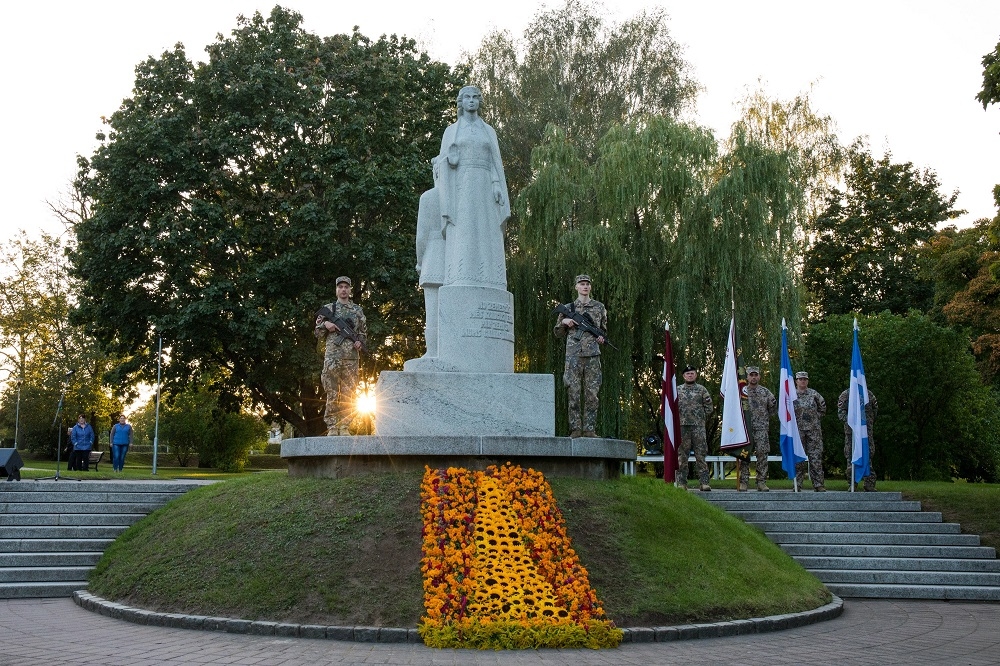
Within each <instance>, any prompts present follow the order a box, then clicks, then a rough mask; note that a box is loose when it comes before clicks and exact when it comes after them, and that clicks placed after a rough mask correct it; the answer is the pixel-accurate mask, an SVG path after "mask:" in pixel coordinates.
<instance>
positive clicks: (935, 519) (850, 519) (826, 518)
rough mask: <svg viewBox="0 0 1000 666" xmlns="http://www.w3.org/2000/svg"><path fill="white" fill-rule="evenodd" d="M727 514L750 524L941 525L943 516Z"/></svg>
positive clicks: (921, 513) (929, 513)
mask: <svg viewBox="0 0 1000 666" xmlns="http://www.w3.org/2000/svg"><path fill="white" fill-rule="evenodd" d="M726 513H729V514H732V515H734V516H736V517H737V518H741V519H743V520H744V521H746V522H748V523H755V522H761V521H765V520H767V521H776V520H783V521H789V522H793V521H800V520H801V521H810V522H816V521H823V522H830V523H865V522H875V523H940V522H941V514H940V513H938V512H936V511H872V512H868V511H789V510H786V509H784V508H782V509H779V510H775V511H768V510H761V511H740V510H729V511H726Z"/></svg>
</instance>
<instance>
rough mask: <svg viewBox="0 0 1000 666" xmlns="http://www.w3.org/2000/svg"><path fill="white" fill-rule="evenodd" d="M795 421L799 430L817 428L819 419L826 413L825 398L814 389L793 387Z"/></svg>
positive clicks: (818, 427)
mask: <svg viewBox="0 0 1000 666" xmlns="http://www.w3.org/2000/svg"><path fill="white" fill-rule="evenodd" d="M795 393H796V394H797V395H798V397H797V398H795V422H796V423H797V424H798V426H799V430H819V429H820V423H819V420H820V419H821V418H823V415H824V414H826V400H824V399H823V396H821V395H820V394H819V393H817V392H816V391H815V390H814V389H811V388H807V389H806V390H805V391H800V390H798V389H795Z"/></svg>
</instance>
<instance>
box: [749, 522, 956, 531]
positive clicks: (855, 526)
mask: <svg viewBox="0 0 1000 666" xmlns="http://www.w3.org/2000/svg"><path fill="white" fill-rule="evenodd" d="M746 522H747V523H749V524H750V525H754V526H755V527H758V528H760V529H761V530H763V531H764V532H784V533H789V532H825V533H830V532H858V533H860V532H891V533H893V534H960V533H961V532H962V526H961V525H959V524H958V523H914V522H909V523H888V522H885V523H882V522H879V523H874V522H872V523H869V522H827V521H811V520H785V521H777V520H753V521H750V520H748V521H746Z"/></svg>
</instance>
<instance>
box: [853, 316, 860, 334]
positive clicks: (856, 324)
mask: <svg viewBox="0 0 1000 666" xmlns="http://www.w3.org/2000/svg"><path fill="white" fill-rule="evenodd" d="M854 330H855V331H860V330H861V329H860V328H858V318H857V317H855V318H854Z"/></svg>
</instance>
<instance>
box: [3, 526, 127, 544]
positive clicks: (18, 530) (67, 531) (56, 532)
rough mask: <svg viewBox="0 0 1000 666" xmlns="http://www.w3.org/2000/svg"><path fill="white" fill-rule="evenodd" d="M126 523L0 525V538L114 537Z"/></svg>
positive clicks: (122, 530)
mask: <svg viewBox="0 0 1000 666" xmlns="http://www.w3.org/2000/svg"><path fill="white" fill-rule="evenodd" d="M127 528H128V525H96V526H95V525H46V526H38V525H10V526H5V527H0V540H12V541H18V540H21V539H115V538H117V537H118V535H119V534H121V533H122V532H124V531H125V530H126V529H127Z"/></svg>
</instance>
